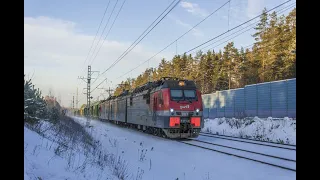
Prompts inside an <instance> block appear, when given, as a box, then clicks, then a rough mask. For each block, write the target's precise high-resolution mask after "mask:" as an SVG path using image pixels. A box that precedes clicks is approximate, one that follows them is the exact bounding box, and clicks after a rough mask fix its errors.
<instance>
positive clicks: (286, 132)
mask: <svg viewBox="0 0 320 180" xmlns="http://www.w3.org/2000/svg"><path fill="white" fill-rule="evenodd" d="M202 132H208V133H212V134H220V135H228V136H234V137H246V138H249V139H257V140H263V141H271V142H277V143H279V142H282V143H285V144H292V145H296V120H293V119H290V118H283V119H273V118H271V117H269V118H265V119H263V118H258V117H254V118H247V119H244V120H239V119H234V118H232V119H227V118H215V119H205V120H204V128H203V129H202Z"/></svg>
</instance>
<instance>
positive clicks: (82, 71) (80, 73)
mask: <svg viewBox="0 0 320 180" xmlns="http://www.w3.org/2000/svg"><path fill="white" fill-rule="evenodd" d="M109 4H110V0H109V2H108V5H107V7H106V9H105V10H104V13H103V16H102V18H101V21H100V24H99V27H98V30H97V32H96V35H95V36H94V39H93V41H92V43H91V46H90V49H89V52H88V54H87V56H86V59H85V61H84V63H83V65H85V63H86V61H87V60H88V57H89V54H90V52H91V49H92V46H93V44H94V42H95V40H96V38H97V35H98V32H99V30H100V27H101V24H102V22H103V19H104V17H105V15H106V12H107V10H108V8H109ZM83 65H82V66H83ZM82 73H83V71H82V72H81V73H80V74H82ZM80 82H81V81H80ZM78 85H79V84H78Z"/></svg>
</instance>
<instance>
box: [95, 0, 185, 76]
mask: <svg viewBox="0 0 320 180" xmlns="http://www.w3.org/2000/svg"><path fill="white" fill-rule="evenodd" d="M174 1H175V0H174ZM174 1H173V2H172V3H171V4H170V5H169V6H168V7H167V8H166V9H165V10H164V11H163V12H162V13H161V14H160V15H159V16H158V18H157V19H159V18H160V17H161V15H162V14H163V13H164V12H165V11H166V10H167V9H168V8H169V7H170V6H171V5H172V4H173V3H174ZM179 2H180V0H178V1H177V2H176V4H175V5H174V6H173V7H171V9H170V10H169V11H168V12H167V13H166V14H165V15H164V16H163V17H162V18H161V19H160V20H159V21H158V22H157V23H156V24H155V25H154V26H153V27H152V28H151V29H150V30H149V31H148V32H147V34H145V35H144V36H143V37H142V38H141V39H140V40H139V38H140V37H141V36H142V35H143V34H144V33H145V32H146V30H148V29H149V28H150V27H151V25H152V24H153V23H155V22H156V20H157V19H156V20H154V21H153V22H152V23H151V24H150V25H149V27H148V28H147V29H146V30H145V31H144V32H143V33H142V34H141V35H140V36H139V37H138V38H137V39H136V40H135V41H134V42H133V43H132V44H131V45H130V46H129V47H128V49H126V50H125V51H124V52H123V53H122V54H121V55H120V56H119V57H118V59H117V60H116V61H115V62H113V64H111V65H110V66H109V67H108V68H107V69H106V70H105V71H104V72H103V73H102V74H104V73H105V72H107V71H108V70H109V69H111V68H112V67H113V66H115V65H116V64H117V63H118V62H119V61H121V60H122V59H123V58H124V57H125V56H126V55H127V54H128V53H129V52H130V51H131V50H132V49H133V48H134V47H135V46H137V45H138V44H139V43H140V42H141V41H142V40H143V39H144V38H145V37H146V36H147V35H148V34H149V33H150V32H151V31H152V30H153V29H154V28H155V27H156V26H157V25H158V24H159V23H160V22H161V21H162V20H163V19H164V18H165V17H166V16H167V15H168V14H169V13H170V12H171V11H172V10H173V9H174V8H175V7H176V6H177V5H178V4H179ZM138 40H139V41H138ZM136 41H138V42H137V43H136V44H135V42H136ZM134 44H135V45H134ZM133 45H134V46H133ZM132 46H133V47H132ZM131 47H132V48H131ZM130 48H131V49H130ZM129 49H130V50H129ZM102 74H101V75H102Z"/></svg>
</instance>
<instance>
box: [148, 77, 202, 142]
mask: <svg viewBox="0 0 320 180" xmlns="http://www.w3.org/2000/svg"><path fill="white" fill-rule="evenodd" d="M153 97H154V98H153V110H154V111H155V112H156V114H157V118H156V119H157V120H160V119H161V120H163V121H162V122H163V127H162V128H163V131H164V133H165V134H166V135H167V136H168V137H170V138H188V137H197V136H198V134H199V132H200V130H201V128H202V127H203V120H202V112H203V107H202V98H201V93H200V91H199V90H198V89H197V87H196V85H195V83H194V81H188V80H178V79H172V78H168V79H165V81H164V82H163V84H162V86H161V89H160V90H159V91H156V92H155V93H154V96H153Z"/></svg>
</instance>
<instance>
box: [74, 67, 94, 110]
mask: <svg viewBox="0 0 320 180" xmlns="http://www.w3.org/2000/svg"><path fill="white" fill-rule="evenodd" d="M94 72H98V71H91V66H90V65H89V66H88V75H87V78H85V77H78V79H82V80H83V81H84V82H85V83H87V88H86V89H87V93H84V94H86V95H87V108H90V99H92V97H91V94H90V93H91V92H90V91H91V89H90V87H91V84H90V83H91V79H94V78H91V75H92V74H93V73H94ZM85 79H86V80H87V81H86V80H85Z"/></svg>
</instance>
